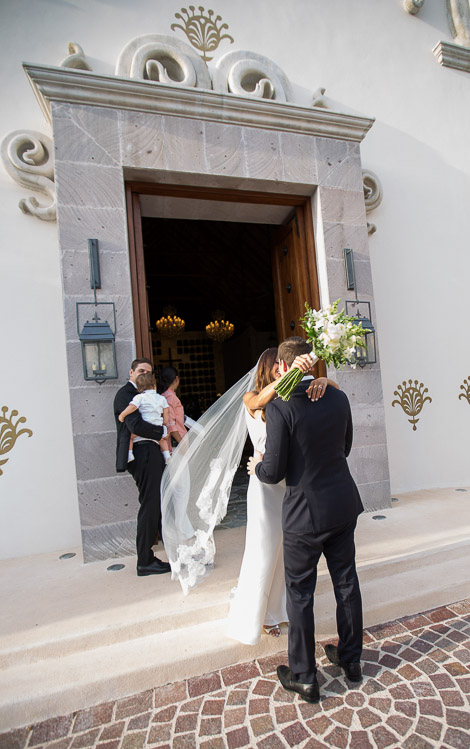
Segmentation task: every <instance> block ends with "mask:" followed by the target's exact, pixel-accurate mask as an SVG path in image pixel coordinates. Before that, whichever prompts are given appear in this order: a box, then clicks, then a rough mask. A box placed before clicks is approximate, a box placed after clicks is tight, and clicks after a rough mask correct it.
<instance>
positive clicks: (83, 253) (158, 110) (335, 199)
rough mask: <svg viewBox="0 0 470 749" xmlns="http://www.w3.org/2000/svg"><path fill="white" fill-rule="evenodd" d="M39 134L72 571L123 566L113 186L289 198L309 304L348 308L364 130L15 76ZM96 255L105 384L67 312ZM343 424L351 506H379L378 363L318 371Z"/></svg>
mask: <svg viewBox="0 0 470 749" xmlns="http://www.w3.org/2000/svg"><path fill="white" fill-rule="evenodd" d="M24 67H25V70H26V73H27V75H28V78H29V80H30V82H31V85H32V87H33V90H34V92H35V94H36V96H37V98H38V101H39V103H40V105H41V107H42V109H43V111H44V114H45V116H46V118H47V120H48V121H49V122H51V124H52V129H53V138H54V148H55V180H56V190H57V209H58V228H59V244H60V261H61V268H62V277H63V299H64V318H65V334H66V348H67V360H68V377H69V387H70V403H71V413H72V425H73V432H74V446H75V461H76V471H77V488H78V501H79V506H80V517H81V525H82V538H83V553H84V559H85V561H90V560H94V559H106V558H111V557H116V556H124V555H129V554H133V553H134V552H135V548H134V535H135V518H136V513H137V496H136V490H135V486H134V484H133V481H132V479H131V477H130V476H127V475H117V474H116V473H115V468H114V457H115V425H114V419H113V414H112V401H113V398H114V395H115V393H116V390H117V388H118V387H119V386H120V385H121V384H122V383H123V382H125V380H126V377H127V373H128V369H129V364H130V362H131V361H132V359H133V357H134V355H135V351H136V342H135V335H134V318H133V305H132V289H131V281H130V269H129V246H128V231H127V210H126V190H125V185H126V181H128V180H134V181H136V180H141V181H145V182H158V183H166V184H179V185H186V186H195V187H197V186H202V187H214V188H224V189H239V190H252V191H256V192H263V193H270V194H272V196H273V200H275V198H276V196H279V195H302V196H305V197H306V198H308V199H309V200H311V204H312V211H313V217H314V218H313V223H314V226H313V229H314V233H315V245H316V262H317V267H318V274H319V287H320V300H321V303H322V305H323V304H326V303H328V302H330V301H334V300H335V299H337V298H341V299H342V300H343V301H344V300H345V299H346V298H347V297H348V292H347V290H346V286H345V283H346V282H345V277H344V269H343V255H342V253H343V247H352V248H353V249H354V251H355V259H356V276H357V277H358V279H359V284H360V290H361V297H362V298H364V299H365V300H367V301H370V302H371V304H372V313H373V315H375V309H374V304H373V302H374V297H373V289H372V282H371V273H370V260H369V251H368V231H367V221H366V212H365V204H364V194H363V185H362V172H361V162H360V149H359V143H360V142H361V140H362V139H363V138H364V137H365V135H366V133H367V131H368V129H369V128H370V127H371V125H372V123H373V121H372V120H371V119H368V118H362V117H355V116H351V115H344V114H340V113H336V112H331V111H329V110H322V109H309V108H303V107H298V106H296V105H292V104H285V103H278V102H274V101H266V100H254V99H248V98H242V97H237V96H232V95H230V94H219V93H216V92H213V91H203V90H189V89H181V88H180V89H175V88H173V87H171V86H166V85H162V84H158V85H156V84H155V83H153V82H146V81H136V80H132V79H127V78H116V77H114V76H113V77H111V76H102V75H97V74H95V73H92V72H89V71H81V70H71V69H66V68H53V67H48V66H41V65H29V64H25V66H24ZM88 238H97V239H98V240H99V243H100V259H101V272H102V289H101V290H99V292H98V301H114V303H115V305H116V310H117V335H116V350H117V358H118V370H119V382H118V383H115V382H110V381H108V382H106V383H105V384H103V385H102V386H98V385H97V384H96V383H94V382H91V383H90V382H85V380H84V379H83V373H82V363H81V351H80V342H79V340H78V334H77V325H76V312H75V310H76V303H77V302H79V301H90V300H91V298H92V297H91V293H90V285H89V278H88V252H87V239H88ZM332 375H333V376H335V377H336V379H337V380H338V381H339V383H340V385H341V387H343V388H344V389H345V391H346V392H347V394H348V396H349V398H350V401H351V406H352V410H353V416H354V421H355V443H354V448H353V451H352V453H351V457H350V465H351V469H352V471H353V473H354V475H355V477H356V480H357V482H358V484H359V486H360V490H361V494H362V497H363V500H364V504H365V506H366V507H367V508H368V509H378V508H382V507H385V506H389V504H390V488H389V476H388V461H387V451H386V439H385V426H384V410H383V396H382V384H381V377H380V363H379V362H378V363H377V364H376V365H372V366H370V367H366V368H365V369H364V370H355V371H353V370H350V369H348V370H346V371H344V372H341V373H335V372H334V371H333V372H332Z"/></svg>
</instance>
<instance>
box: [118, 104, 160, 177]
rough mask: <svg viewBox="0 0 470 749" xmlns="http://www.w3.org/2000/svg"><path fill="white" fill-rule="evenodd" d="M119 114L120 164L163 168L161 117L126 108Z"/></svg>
mask: <svg viewBox="0 0 470 749" xmlns="http://www.w3.org/2000/svg"><path fill="white" fill-rule="evenodd" d="M119 115H120V122H119V128H120V134H121V159H122V164H123V165H124V166H132V167H136V168H141V167H144V168H147V169H163V168H164V165H165V163H164V162H165V157H164V144H163V117H162V116H161V115H158V114H146V113H144V112H130V111H126V110H123V111H121V112H120V113H119Z"/></svg>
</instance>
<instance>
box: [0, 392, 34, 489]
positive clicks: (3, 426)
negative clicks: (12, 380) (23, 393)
mask: <svg viewBox="0 0 470 749" xmlns="http://www.w3.org/2000/svg"><path fill="white" fill-rule="evenodd" d="M8 411H9V408H8V406H2V409H1V413H0V458H1V457H2V456H3V455H5V454H6V453H9V452H10V450H13V448H14V446H15V443H16V440H17V439H18V437H21V435H22V434H27V435H28V437H32V436H33V433H32V431H31V429H18V425H19V424H24V423H25V421H26V419H25V417H24V416H20V418H19V419H16V417H17V416H18V411H16V410H15V409H12V411H11V413H10V416H9V417H7V413H8ZM14 419H16V421H14ZM8 460H9V459H8V458H5V459H4V460H0V466H3V465H5V463H7V462H8ZM2 474H3V471H2V469H1V468H0V476H1V475H2Z"/></svg>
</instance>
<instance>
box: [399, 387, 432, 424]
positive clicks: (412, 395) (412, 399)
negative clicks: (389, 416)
mask: <svg viewBox="0 0 470 749" xmlns="http://www.w3.org/2000/svg"><path fill="white" fill-rule="evenodd" d="M427 392H428V388H426V387H424V385H423V383H422V382H420V383H419V385H418V380H414V381H413V380H408V384H407V383H406V382H405V380H403V383H402V384H401V385H398V386H397V389H396V390H395V391H394V393H393V395H396V396H398V400H394V401H393V402H392V406H401V407H402V409H403V411H404V412H405V414H406V415H407V416H411V418H410V419H408V421H409V422H410V424H412V426H413V432H416V424H417V423H418V421H419V419H418V416H419V414H420V413H421V411H422V410H423V406H424V404H425V403H427V402H429V403H432V398H431V397H430V396H429V395H425V393H427Z"/></svg>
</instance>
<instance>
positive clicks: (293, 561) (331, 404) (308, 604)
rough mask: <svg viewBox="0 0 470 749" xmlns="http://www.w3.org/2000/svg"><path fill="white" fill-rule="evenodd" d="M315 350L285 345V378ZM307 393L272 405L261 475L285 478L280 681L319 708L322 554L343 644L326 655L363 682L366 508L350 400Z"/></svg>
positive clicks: (338, 394)
mask: <svg viewBox="0 0 470 749" xmlns="http://www.w3.org/2000/svg"><path fill="white" fill-rule="evenodd" d="M310 350H311V347H310V345H309V344H308V343H307V342H306V341H305V340H303V339H302V338H297V337H293V338H291V339H287V340H286V341H284V342H283V343H281V345H280V346H279V350H278V356H279V360H280V363H279V370H280V372H281V374H285V372H287V371H288V369H289V367H290V366H291V365H292V363H293V361H294V359H295V357H296V356H298V355H300V354H304V353H306V352H308V351H310ZM305 390H306V384H305V382H304V381H302V382H301V383H300V384H299V385H298V387H297V388H296V390H294V392H293V394H292V396H291V398H290V400H289V401H287V402H284V401H282V400H281V399H280V398H277V399H276V400H274V401H272V402H271V403H270V404H269V405H268V406H267V408H266V427H267V441H266V451H265V454H264V456H263V459H262V462H258V463H257V465H256V468H255V471H256V475H257V477H258V478H259V480H260V481H263V482H264V483H267V484H277V483H278V482H279V481H280V480H281V479H283V478H285V479H286V493H285V497H284V503H283V508H282V526H283V536H284V542H283V543H284V565H285V573H286V587H287V613H288V616H289V668H287V666H279V668H278V670H277V672H278V677H279V680H280V682H281V684H282V685H283V686H284V688H285V689H288V690H290V691H294V692H297V693H298V694H300V696H301V697H302V698H303V699H305V700H306V701H307V702H318V700H319V688H318V683H317V679H316V670H317V669H316V663H315V628H314V616H313V596H314V591H315V584H316V580H317V564H318V561H319V559H320V557H321V555H322V553H323V554H324V555H325V558H326V562H327V565H328V570H329V572H330V575H331V579H332V582H333V587H334V592H335V597H336V603H337V608H336V622H337V629H338V635H339V642H338V646H337V647H336V646H334V645H327V646H326V648H325V651H326V654H327V656H328V658H329V660H330V661H331V662H333V663H335V664H337V665H339V666H341V668H342V669H343V671H344V672H345V674H346V676H347V678H348V679H349V680H351V681H360V680H361V667H360V663H359V661H360V657H361V652H362V603H361V593H360V590H359V581H358V578H357V573H356V566H355V547H354V529H355V527H356V521H357V516H358V515H359V514H360V513H361V512H362V511H363V509H364V508H363V506H362V502H361V498H360V496H359V492H358V490H357V487H356V484H355V483H354V480H353V478H352V476H351V474H350V472H349V468H348V464H347V460H346V457H347V456H348V455H349V452H350V450H351V444H352V431H353V430H352V420H351V410H350V407H349V402H348V399H347V397H346V395H345V394H344V393H343V392H342V391H341V390H336V389H335V388H332V387H329V388H327V390H326V393H325V395H324V396H323V398H321V399H320V400H318V401H316V402H312V401H310V400H309V398H308V397H307V395H306V392H305ZM252 467H253V466H252Z"/></svg>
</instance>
